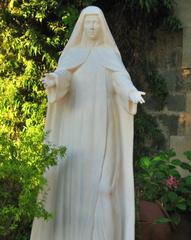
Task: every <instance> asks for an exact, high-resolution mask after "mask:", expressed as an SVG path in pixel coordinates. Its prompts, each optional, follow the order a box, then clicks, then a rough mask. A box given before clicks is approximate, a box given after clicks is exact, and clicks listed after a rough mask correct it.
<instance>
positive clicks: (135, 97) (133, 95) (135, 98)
mask: <svg viewBox="0 0 191 240" xmlns="http://www.w3.org/2000/svg"><path fill="white" fill-rule="evenodd" d="M145 94H146V93H145V92H141V91H133V92H130V94H129V98H130V100H131V101H132V102H134V103H141V104H142V103H145V100H144V99H143V98H142V95H145Z"/></svg>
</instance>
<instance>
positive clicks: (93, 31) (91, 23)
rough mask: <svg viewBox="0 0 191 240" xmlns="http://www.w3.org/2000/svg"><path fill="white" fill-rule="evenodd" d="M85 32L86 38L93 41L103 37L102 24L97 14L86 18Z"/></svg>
mask: <svg viewBox="0 0 191 240" xmlns="http://www.w3.org/2000/svg"><path fill="white" fill-rule="evenodd" d="M83 31H84V34H85V36H86V37H87V38H89V39H91V40H98V39H99V38H100V37H101V24H100V19H99V16H98V15H97V14H89V15H86V16H85V18H84V24H83Z"/></svg>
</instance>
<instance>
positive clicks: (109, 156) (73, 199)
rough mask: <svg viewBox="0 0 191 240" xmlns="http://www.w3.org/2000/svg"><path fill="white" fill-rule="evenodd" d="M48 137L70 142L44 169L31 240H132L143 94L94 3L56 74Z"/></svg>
mask: <svg viewBox="0 0 191 240" xmlns="http://www.w3.org/2000/svg"><path fill="white" fill-rule="evenodd" d="M42 81H43V83H44V85H45V87H46V90H47V95H48V111H47V117H46V131H49V135H48V139H47V141H49V142H52V143H54V144H56V145H59V146H60V145H64V146H66V147H67V154H66V157H65V158H64V159H59V160H58V165H57V166H56V167H52V168H51V169H49V170H48V171H47V172H46V173H45V176H46V178H47V180H48V194H47V199H46V202H45V208H46V209H47V210H48V211H50V212H52V213H53V214H54V217H53V218H52V219H50V220H48V221H45V220H42V219H35V220H34V222H33V227H32V232H31V238H30V239H31V240H134V239H135V233H134V232H135V231H134V224H135V207H134V205H135V204H134V178H133V159H132V157H133V118H134V114H135V113H136V106H137V103H139V102H140V103H144V99H143V98H142V95H144V94H145V93H144V92H140V91H138V90H137V89H136V88H135V87H134V85H133V83H132V82H131V79H130V76H129V74H128V72H127V70H126V69H125V67H124V65H123V63H122V60H121V56H120V53H119V50H118V48H117V46H116V44H115V41H114V39H113V37H112V35H111V32H110V30H109V28H108V25H107V23H106V20H105V18H104V15H103V13H102V11H101V10H100V9H99V8H98V7H94V6H90V7H87V8H85V9H84V10H83V11H82V12H81V14H80V16H79V19H78V21H77V23H76V25H75V27H74V30H73V33H72V35H71V37H70V39H69V41H68V43H67V45H66V47H65V48H64V50H63V53H62V55H61V57H60V59H59V61H58V67H57V69H56V70H55V71H54V72H53V73H49V74H46V76H45V77H44V78H43V79H42Z"/></svg>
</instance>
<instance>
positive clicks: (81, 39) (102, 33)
mask: <svg viewBox="0 0 191 240" xmlns="http://www.w3.org/2000/svg"><path fill="white" fill-rule="evenodd" d="M89 40H94V41H96V43H97V44H98V45H102V46H106V47H110V48H113V50H114V51H115V52H116V53H118V54H119V55H120V53H119V50H118V48H117V46H116V44H115V41H114V39H113V37H112V34H111V32H110V30H109V27H108V25H107V22H106V20H105V17H104V14H103V12H102V10H101V9H100V8H98V7H95V6H89V7H86V8H84V9H83V10H82V12H81V13H80V16H79V18H78V20H77V22H76V25H75V27H74V30H73V32H72V35H71V37H70V39H69V41H68V43H67V45H66V47H65V49H64V50H65V51H67V50H68V49H70V48H73V47H77V46H81V47H84V48H86V47H87V41H89Z"/></svg>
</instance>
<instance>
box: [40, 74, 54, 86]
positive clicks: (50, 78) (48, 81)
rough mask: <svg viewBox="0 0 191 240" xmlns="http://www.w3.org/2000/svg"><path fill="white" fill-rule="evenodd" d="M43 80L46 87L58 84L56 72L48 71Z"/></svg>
mask: <svg viewBox="0 0 191 240" xmlns="http://www.w3.org/2000/svg"><path fill="white" fill-rule="evenodd" d="M41 82H42V83H43V84H44V87H45V88H50V87H54V86H55V85H56V81H55V74H54V73H46V74H45V76H44V77H42V78H41Z"/></svg>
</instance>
